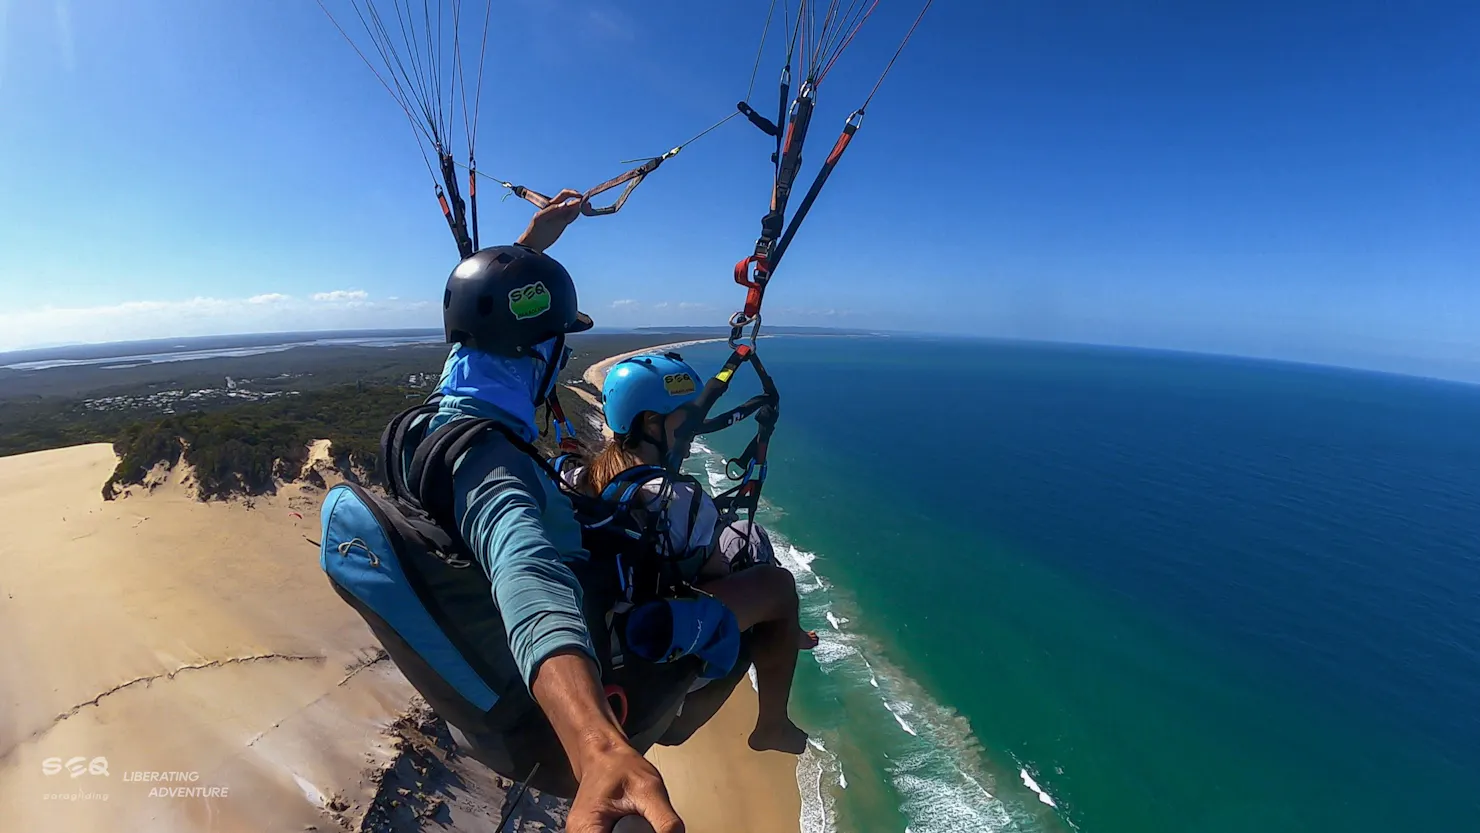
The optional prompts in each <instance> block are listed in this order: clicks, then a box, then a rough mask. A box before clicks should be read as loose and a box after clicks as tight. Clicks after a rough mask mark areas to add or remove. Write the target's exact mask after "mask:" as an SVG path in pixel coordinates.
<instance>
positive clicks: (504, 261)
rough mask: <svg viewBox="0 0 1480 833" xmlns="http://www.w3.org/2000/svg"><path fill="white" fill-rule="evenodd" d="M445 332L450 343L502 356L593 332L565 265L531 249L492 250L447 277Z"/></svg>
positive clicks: (465, 262)
mask: <svg viewBox="0 0 1480 833" xmlns="http://www.w3.org/2000/svg"><path fill="white" fill-rule="evenodd" d="M442 327H443V329H444V330H445V331H446V333H447V341H448V343H449V344H462V345H463V346H464V347H471V348H473V349H474V350H482V351H484V352H485V353H495V354H497V355H500V356H527V355H531V353H530V351H531V348H533V347H534V346H535V345H537V344H540V343H541V342H544V341H548V340H549V339H552V338H556V337H560V336H564V335H565V334H566V333H579V332H581V331H583V330H589V329H591V319H590V317H588V316H587V315H586V314H585V313H582V312H580V311H578V310H577V309H576V287H575V283H574V282H572V281H571V279H570V273H569V272H567V271H565V267H564V266H561V265H560V262H559V261H557V260H556V259H555V258H553V257H550V256H549V255H547V254H543V253H541V252H537V251H535V250H534V249H531V248H529V247H528V246H519V245H513V246H492V247H489V248H487V249H483V250H482V251H479V252H475V253H474V254H473V255H472V256H470V257H467V258H464V259H463V261H462V262H461V263H459V264H458V265H457V268H456V269H453V270H452V274H451V275H449V276H448V277H447V291H446V292H445V293H443V295H442Z"/></svg>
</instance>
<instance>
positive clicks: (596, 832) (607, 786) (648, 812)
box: [565, 744, 684, 833]
mask: <svg viewBox="0 0 1480 833" xmlns="http://www.w3.org/2000/svg"><path fill="white" fill-rule="evenodd" d="M584 757H585V761H584V762H583V765H582V766H581V786H580V788H579V789H578V790H577V791H576V798H575V802H574V803H573V804H572V805H571V809H570V816H569V817H568V818H567V819H566V823H565V829H566V830H567V831H568V833H612V831H613V829H614V828H615V826H616V824H617V822H618V821H619V820H621V819H622V818H623V817H625V816H629V815H633V814H636V815H640V816H642V817H643V818H644V819H646V820H647V822H648V824H651V825H652V828H653V830H654V831H656V833H684V826H683V820H682V819H680V818H679V817H678V813H677V812H675V811H674V809H673V804H672V803H671V802H670V801H669V800H668V788H667V787H665V786H664V785H663V776H661V775H659V774H658V770H657V768H656V767H654V766H653V765H652V764H651V763H650V762H648V760H647V759H646V758H644V757H643V756H641V755H639V754H637V751H636V750H635V749H633V748H632V747H630V746H627V745H626V744H618V745H614V746H606V745H604V744H603V745H600V748H598V749H596V750H593V751H592V752H591V753H590V754H588V755H586V756H584ZM624 829H626V828H625V826H624Z"/></svg>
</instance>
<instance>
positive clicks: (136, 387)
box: [0, 333, 673, 500]
mask: <svg viewBox="0 0 1480 833" xmlns="http://www.w3.org/2000/svg"><path fill="white" fill-rule="evenodd" d="M672 338H673V337H672V336H671V335H665V334H657V333H644V334H640V335H638V334H597V335H586V336H584V337H582V338H573V339H572V340H571V342H572V346H573V347H574V348H575V356H574V357H573V358H572V360H571V362H570V365H569V366H568V367H567V368H566V371H565V373H564V374H563V376H562V380H561V381H562V382H563V383H564V384H566V385H568V386H570V387H576V388H580V389H582V390H585V391H586V392H588V393H590V394H594V395H597V396H599V395H600V391H599V390H597V389H596V388H593V387H592V386H591V385H588V384H586V383H585V382H583V381H581V379H580V374H581V373H582V372H584V371H585V369H586V368H588V367H589V366H590V365H591V364H592V363H593V362H595V361H598V360H600V359H601V358H602V357H604V356H610V355H613V354H615V353H620V352H626V351H628V350H634V349H639V348H641V347H646V346H652V345H655V344H661V343H664V342H666V341H671V340H672ZM445 351H446V348H445V347H443V346H441V345H435V346H431V347H428V346H424V345H417V346H407V347H400V348H384V349H375V350H367V349H358V350H356V349H354V348H327V347H324V348H320V347H314V348H296V349H293V350H289V351H285V352H282V353H276V354H272V355H269V356H250V357H241V358H222V359H208V360H200V361H191V362H179V363H167V364H161V365H150V366H143V367H137V368H126V369H122V370H107V369H104V368H98V367H85V368H62V369H57V370H48V371H31V372H24V373H23V372H14V371H3V372H0V379H3V380H4V381H3V384H0V391H3V393H0V456H6V455H11V454H24V453H26V452H31V451H41V450H44V449H49V448H60V447H65V446H71V445H79V444H83V443H98V442H103V443H110V444H112V446H113V449H114V451H115V452H116V453H117V454H118V457H119V462H118V466H117V468H116V470H115V471H114V473H113V476H112V477H111V478H110V479H109V481H108V483H107V484H105V485H104V487H103V493H104V495H105V496H109V497H111V496H112V495H114V494H116V492H117V490H118V489H119V488H121V487H123V486H128V485H134V484H139V483H142V482H143V481H144V479H145V478H146V477H147V475H148V474H149V471H150V470H151V469H152V468H154V467H155V466H156V465H158V464H160V463H164V464H167V465H173V464H175V463H176V462H178V461H179V460H180V459H181V455H182V454H183V455H184V460H185V462H186V463H188V464H189V465H191V466H192V468H193V469H194V471H195V474H196V478H197V483H198V494H199V497H200V498H201V499H202V500H210V499H221V498H228V497H231V496H236V495H252V494H261V493H265V492H269V491H271V490H272V489H273V488H274V484H275V483H276V482H278V481H282V480H292V479H294V478H296V477H297V476H298V475H299V473H300V472H301V471H302V466H303V463H304V462H305V459H306V456H307V453H308V445H309V443H311V442H312V441H314V440H329V441H330V443H331V444H332V453H333V455H334V463H335V465H336V466H337V467H338V468H339V470H340V471H341V472H343V473H344V474H345V475H346V476H347V477H354V478H357V479H359V480H361V481H362V482H369V483H379V481H380V471H379V463H380V459H379V458H380V435H381V432H382V431H383V430H384V428H385V425H386V423H387V422H388V421H389V420H390V418H391V417H392V416H394V415H395V414H396V413H398V412H399V411H401V410H403V409H405V408H407V407H410V406H412V405H415V404H417V403H419V402H421V401H422V399H423V398H424V397H425V396H426V395H427V394H428V393H429V392H430V388H431V385H433V384H434V383H435V381H436V376H437V371H440V369H441V359H442V358H443V357H445V355H446V352H445ZM228 376H229V377H231V378H232V379H234V380H235V381H234V382H233V383H231V384H230V385H228V384H227V383H226V377H228ZM561 402H562V404H563V405H564V407H565V411H566V416H567V417H569V419H570V420H571V423H572V424H573V425H574V426H575V427H576V430H577V432H579V434H580V436H581V437H582V438H583V439H584V440H586V441H588V442H589V441H591V439H592V438H594V437H596V436H598V434H597V433H596V431H595V429H594V428H593V427H592V422H593V420H598V419H599V414H598V412H597V409H596V408H594V407H592V406H591V405H589V404H587V402H586V401H585V400H584V399H582V398H581V397H579V396H577V395H576V394H575V393H573V392H569V391H567V392H565V393H564V394H563V395H562V396H561ZM541 417H542V419H543V412H542V413H541ZM542 429H543V431H544V436H543V437H542V438H541V440H540V442H539V443H537V445H539V446H540V447H541V448H542V449H544V450H545V451H546V452H547V453H549V454H551V455H553V454H554V453H556V452H555V448H554V443H553V432H552V431H551V430H550V426H549V425H548V424H543V423H542Z"/></svg>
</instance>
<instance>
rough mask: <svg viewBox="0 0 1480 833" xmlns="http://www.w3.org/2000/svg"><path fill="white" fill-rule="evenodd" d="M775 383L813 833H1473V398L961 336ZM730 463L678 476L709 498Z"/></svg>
mask: <svg viewBox="0 0 1480 833" xmlns="http://www.w3.org/2000/svg"><path fill="white" fill-rule="evenodd" d="M684 353H685V356H686V357H687V358H689V359H691V360H692V361H694V362H695V363H696V365H697V366H698V367H699V369H700V371H701V372H704V373H706V374H707V373H711V372H713V371H714V370H715V369H717V367H718V365H719V363H720V362H721V361H722V360H723V358H724V356H726V355H727V354H728V351H727V348H725V347H724V346H723V345H704V346H696V347H690V348H687V349H686V350H685V351H684ZM761 354H762V356H763V357H764V358H765V359H766V361H767V366H768V367H769V368H770V370H771V371H772V373H773V374H774V376H775V377H776V380H777V383H778V385H779V386H780V389H781V392H782V396H783V405H782V409H781V410H782V421H781V424H780V427H779V428H778V430H777V432H776V436H775V439H774V441H773V445H772V454H771V472H770V478H769V480H768V481H767V484H766V489H765V498H766V501H767V509H766V513H765V520H766V522H767V524H768V525H769V526H770V527H771V528H772V529H773V530H774V531H775V532H776V533H778V535H779V536H780V537H781V538H782V539H783V542H784V545H783V547H782V550H783V554H784V557H785V560H786V561H787V563H788V565H789V566H790V567H791V568H792V569H793V571H794V572H796V573H797V575H798V576H799V583H800V585H801V587H802V590H803V592H804V608H805V611H804V617H805V620H806V621H805V623H806V624H807V625H809V626H811V627H814V628H817V629H818V630H819V631H820V632H821V633H822V637H823V644H822V645H821V646H820V647H819V648H818V649H817V651H816V652H814V653H815V655H814V656H813V657H812V658H810V659H804V661H803V662H802V664H801V666H800V668H799V671H798V688H797V693H796V698H795V701H794V702H795V707H794V711H795V713H796V716H797V717H798V720H799V722H800V723H801V724H802V725H803V726H804V727H806V728H809V729H810V730H812V731H813V733H814V738H815V740H816V743H815V744H814V748H813V749H812V750H810V751H809V752H808V754H807V755H806V756H804V758H803V759H802V761H801V763H800V765H799V767H798V781H799V787H800V789H801V790H802V794H803V799H804V811H803V822H804V828H805V829H807V830H809V831H822V830H838V831H868V833H872V831H904V830H908V831H911V833H962V832H963V831H987V830H1023V831H1050V830H1071V829H1072V830H1080V831H1084V833H1122V832H1123V833H1149V832H1150V831H1177V832H1178V833H1182V831H1189V832H1190V831H1198V832H1199V833H1223V832H1224V831H1230V832H1231V831H1251V832H1252V831H1259V833H1281V832H1282V831H1342V833H1366V832H1367V831H1372V832H1373V833H1377V832H1378V831H1382V833H1392V832H1393V831H1460V830H1480V387H1475V386H1467V385H1461V384H1454V383H1448V382H1440V381H1433V380H1424V379H1417V378H1408V377H1399V376H1391V375H1381V374H1375V373H1368V372H1361V371H1352V370H1340V369H1331V368H1321V367H1312V366H1304V365H1294V364H1279V363H1270V362H1260V361H1252V360H1243V359H1234V358H1221V357H1209V356H1198V355H1186V354H1174V353H1158V352H1149V351H1137V350H1122V349H1109V348H1089V347H1077V346H1055V345H1030V344H1011V343H996V342H988V341H972V340H926V339H906V338H880V337H869V338H802V337H781V338H774V339H767V340H763V341H762V342H761ZM746 378H747V380H748V377H746ZM755 389H756V388H755V387H754V385H753V383H749V382H748V381H747V382H742V383H737V386H736V390H735V391H734V394H735V396H737V397H738V396H743V395H748V394H750V393H753V392H754V391H755ZM745 430H749V429H739V428H737V429H733V431H745ZM746 440H747V437H746V436H745V435H743V434H740V433H735V434H732V435H731V436H724V435H716V436H714V437H712V438H710V439H709V440H707V449H708V450H710V451H712V452H715V453H713V454H704V453H699V454H697V455H696V457H695V458H694V459H693V460H692V461H691V465H692V466H694V467H695V468H696V469H706V470H707V472H708V474H709V475H710V478H711V480H712V482H715V483H716V484H719V483H720V482H721V481H722V478H723V475H722V474H721V473H720V472H721V471H722V468H721V466H720V464H719V457H720V456H722V455H721V454H719V452H730V453H733V452H735V451H738V450H739V448H740V447H741V446H742V445H743V444H744V442H745V441H746Z"/></svg>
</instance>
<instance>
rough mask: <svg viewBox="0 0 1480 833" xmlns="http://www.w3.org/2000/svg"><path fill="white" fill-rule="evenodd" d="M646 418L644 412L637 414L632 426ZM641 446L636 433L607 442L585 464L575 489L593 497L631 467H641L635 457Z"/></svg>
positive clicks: (623, 435)
mask: <svg viewBox="0 0 1480 833" xmlns="http://www.w3.org/2000/svg"><path fill="white" fill-rule="evenodd" d="M647 416H648V412H646V411H644V412H643V413H640V414H638V415H637V418H636V419H634V420H633V423H634V426H635V425H637V424H641V420H643V419H645V418H646V417H647ZM641 444H642V437H641V436H639V435H638V433H637V432H636V431H632V432H629V433H626V434H619V435H617V436H615V437H613V438H612V439H610V440H607V441H606V445H604V446H602V448H601V450H600V451H598V452H596V455H595V456H594V457H592V458H591V459H590V461H588V462H587V463H586V467H585V469H584V470H583V471H582V472H581V476H580V480H579V482H578V483H577V488H579V489H580V490H581V491H582V492H585V493H586V494H588V495H591V496H593V497H595V496H598V495H600V494H601V491H602V490H603V489H605V488H606V486H607V484H608V483H611V482H612V480H613V479H614V478H615V477H616V476H617V475H619V474H621V473H622V472H624V471H626V470H627V469H630V468H632V467H633V466H640V465H642V460H641V459H639V458H638V456H637V447H638V446H639V445H641Z"/></svg>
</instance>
